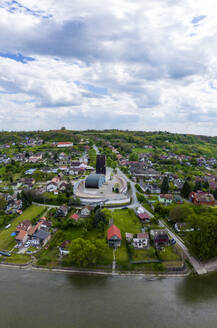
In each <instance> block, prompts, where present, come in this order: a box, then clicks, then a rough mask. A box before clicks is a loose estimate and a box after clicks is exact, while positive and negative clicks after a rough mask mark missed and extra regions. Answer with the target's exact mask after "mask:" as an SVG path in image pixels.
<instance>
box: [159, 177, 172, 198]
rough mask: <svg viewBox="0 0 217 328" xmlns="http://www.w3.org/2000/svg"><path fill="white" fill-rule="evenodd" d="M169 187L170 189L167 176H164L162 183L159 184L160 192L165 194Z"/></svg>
mask: <svg viewBox="0 0 217 328" xmlns="http://www.w3.org/2000/svg"><path fill="white" fill-rule="evenodd" d="M169 189H170V186H169V181H168V177H164V178H163V181H162V184H161V188H160V192H161V194H167V193H168V191H169Z"/></svg>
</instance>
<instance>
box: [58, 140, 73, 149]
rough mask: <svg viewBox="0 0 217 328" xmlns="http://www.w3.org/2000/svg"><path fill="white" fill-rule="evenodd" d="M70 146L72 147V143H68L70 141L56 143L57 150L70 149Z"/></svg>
mask: <svg viewBox="0 0 217 328" xmlns="http://www.w3.org/2000/svg"><path fill="white" fill-rule="evenodd" d="M72 146H73V142H70V141H64V142H58V143H57V147H58V148H64V147H72Z"/></svg>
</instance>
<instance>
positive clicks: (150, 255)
mask: <svg viewBox="0 0 217 328" xmlns="http://www.w3.org/2000/svg"><path fill="white" fill-rule="evenodd" d="M147 260H148V261H151V260H157V256H156V254H155V249H154V247H149V248H145V249H132V261H147Z"/></svg>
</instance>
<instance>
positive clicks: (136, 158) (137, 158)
mask: <svg viewBox="0 0 217 328" xmlns="http://www.w3.org/2000/svg"><path fill="white" fill-rule="evenodd" d="M129 160H130V161H132V162H137V161H138V160H139V156H138V154H137V153H131V154H130V157H129Z"/></svg>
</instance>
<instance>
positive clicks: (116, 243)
mask: <svg viewBox="0 0 217 328" xmlns="http://www.w3.org/2000/svg"><path fill="white" fill-rule="evenodd" d="M107 240H108V245H109V247H114V248H117V247H120V246H121V240H122V237H121V232H120V229H119V228H118V227H116V226H115V225H114V224H113V225H112V226H111V227H110V228H109V229H108V231H107Z"/></svg>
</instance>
